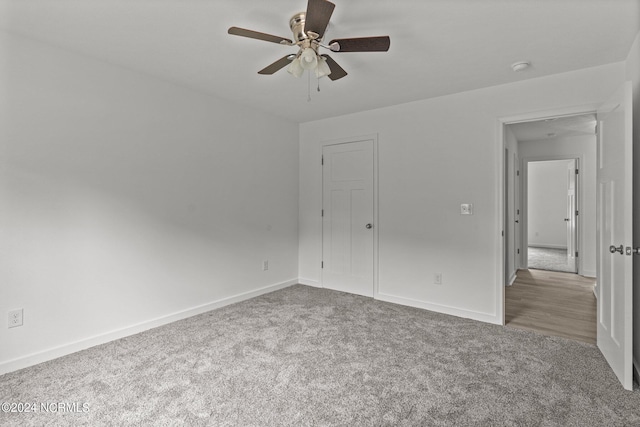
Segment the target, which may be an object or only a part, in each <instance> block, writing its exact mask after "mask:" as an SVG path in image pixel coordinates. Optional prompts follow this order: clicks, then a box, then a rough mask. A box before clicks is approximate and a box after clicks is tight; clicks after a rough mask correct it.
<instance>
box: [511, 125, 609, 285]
mask: <svg viewBox="0 0 640 427" xmlns="http://www.w3.org/2000/svg"><path fill="white" fill-rule="evenodd" d="M518 145H519V147H520V155H521V158H522V161H523V162H525V161H527V160H542V159H552V158H578V159H580V162H579V163H580V165H579V168H580V186H579V189H578V191H579V197H580V200H579V201H578V203H579V211H580V215H579V216H580V219H579V221H580V226H579V229H578V251H579V253H580V256H579V257H578V273H579V274H581V275H583V276H589V277H596V136H595V135H580V136H571V137H564V138H549V139H545V140H542V141H525V142H519V143H518ZM530 164H531V163H530ZM565 198H566V195H565ZM564 206H565V208H563V209H565V210H566V203H565V204H564ZM529 222H530V220H529ZM564 230H566V229H564V228H563V231H562V232H563V233H564V232H565V231H564ZM563 236H565V235H564V234H563ZM528 237H529V241H530V242H531V240H532V238H535V235H533V236H532V234H531V230H530V231H529V236H528ZM565 242H566V240H565Z"/></svg>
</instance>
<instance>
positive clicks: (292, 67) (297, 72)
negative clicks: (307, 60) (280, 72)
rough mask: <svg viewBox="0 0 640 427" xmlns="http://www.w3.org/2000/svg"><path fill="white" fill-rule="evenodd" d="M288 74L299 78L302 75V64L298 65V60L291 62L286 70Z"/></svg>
mask: <svg viewBox="0 0 640 427" xmlns="http://www.w3.org/2000/svg"><path fill="white" fill-rule="evenodd" d="M287 71H288V72H289V74H292V75H294V76H295V77H300V76H301V75H302V73H304V68H302V64H300V58H296V59H294V60H293V61H291V64H289V68H287Z"/></svg>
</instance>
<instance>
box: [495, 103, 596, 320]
mask: <svg viewBox="0 0 640 427" xmlns="http://www.w3.org/2000/svg"><path fill="white" fill-rule="evenodd" d="M599 105H600V103H592V104H584V105H574V106H568V107H561V108H556V109H549V110H542V111H531V112H525V113H520V114H514V115H509V116H502V117H497V118H496V136H497V137H496V144H495V149H494V153H495V165H496V174H495V185H494V189H495V191H496V193H495V200H496V202H495V203H496V212H497V215H496V220H495V223H494V230H495V234H494V235H495V241H494V242H495V243H494V247H495V257H496V258H497V260H498V262H497V263H496V273H495V274H496V292H495V295H496V302H495V307H496V318H497V319H501V320H502V322H501V324H502V325H504V324H505V318H504V316H505V309H504V304H505V281H506V278H505V268H506V266H505V264H506V244H505V236H504V235H505V230H504V226H505V221H506V218H505V193H504V189H505V183H504V181H505V179H507V176H506V174H507V173H508V171H505V168H504V165H505V159H504V153H505V149H506V148H507V141H506V132H505V126H507V125H510V124H514V123H521V122H534V121H539V120H545V119H550V118H554V117H562V116H576V115H580V114H595V113H596V112H597V110H598V107H599ZM520 161H522V159H520ZM521 177H522V176H521ZM520 181H521V182H522V179H521V180H520ZM520 202H521V203H522V200H520ZM521 228H523V229H524V227H521ZM522 241H523V240H522V239H521V242H522Z"/></svg>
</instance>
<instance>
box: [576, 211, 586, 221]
mask: <svg viewBox="0 0 640 427" xmlns="http://www.w3.org/2000/svg"><path fill="white" fill-rule="evenodd" d="M576 216H578V211H576ZM585 221H586V220H585Z"/></svg>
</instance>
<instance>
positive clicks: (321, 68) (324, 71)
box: [316, 56, 331, 78]
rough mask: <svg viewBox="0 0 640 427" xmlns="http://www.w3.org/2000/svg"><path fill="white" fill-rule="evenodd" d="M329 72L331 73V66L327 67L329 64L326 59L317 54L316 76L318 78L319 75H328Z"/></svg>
mask: <svg viewBox="0 0 640 427" xmlns="http://www.w3.org/2000/svg"><path fill="white" fill-rule="evenodd" d="M329 74H331V68H329V65H328V64H327V60H326V59H324V58H323V57H322V56H319V57H318V67H317V68H316V77H318V78H320V77H324V76H328V75H329Z"/></svg>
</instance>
